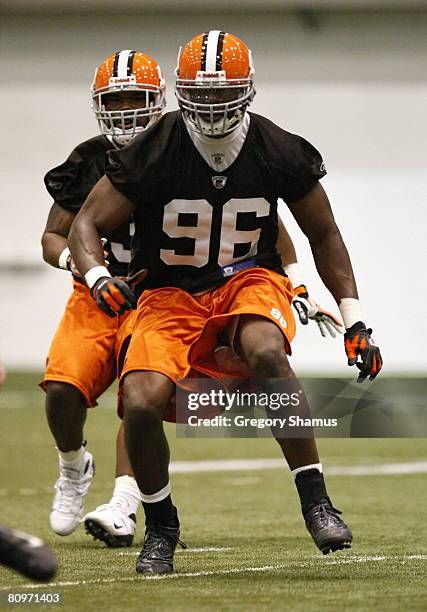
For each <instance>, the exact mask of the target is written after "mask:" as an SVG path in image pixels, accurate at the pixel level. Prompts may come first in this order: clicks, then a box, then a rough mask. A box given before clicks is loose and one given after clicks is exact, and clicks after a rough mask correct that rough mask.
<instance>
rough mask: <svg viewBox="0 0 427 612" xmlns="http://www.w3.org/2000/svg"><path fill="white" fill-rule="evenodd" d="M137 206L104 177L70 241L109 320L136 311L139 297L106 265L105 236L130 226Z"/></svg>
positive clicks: (75, 256)
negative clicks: (102, 240) (129, 221)
mask: <svg viewBox="0 0 427 612" xmlns="http://www.w3.org/2000/svg"><path fill="white" fill-rule="evenodd" d="M133 210H134V204H133V203H132V202H131V201H130V200H129V199H128V198H126V197H125V196H124V195H123V194H121V193H120V192H119V191H118V190H117V189H116V188H115V187H114V186H113V184H112V183H111V182H110V180H109V179H108V178H107V177H106V176H104V177H102V178H101V179H100V180H99V181H98V183H97V184H96V185H95V187H94V188H93V189H92V191H91V192H90V194H89V195H88V197H87V199H86V201H85V203H84V204H83V206H82V208H81V209H80V211H79V213H78V215H77V216H76V218H75V220H74V223H73V225H72V227H71V231H70V234H69V237H68V244H69V247H70V251H71V254H72V257H73V260H74V261H75V264H76V266H77V269H78V270H79V272H80V274H81V275H82V276H84V278H85V280H86V284H87V285H88V287H89V288H90V290H91V293H92V295H93V297H94V299H95V300H96V302H97V304H98V306H99V307H100V308H101V309H102V310H103V311H104V312H105V313H106V314H108V315H109V316H111V317H115V316H116V315H120V314H123V313H124V312H125V311H126V310H129V309H131V308H134V307H135V303H136V300H135V296H134V294H133V293H132V291H131V289H130V288H129V287H128V285H127V284H126V283H125V282H124V281H123V280H122V279H120V278H118V277H111V274H110V273H109V272H108V270H107V268H106V267H105V265H104V255H103V247H102V243H101V236H102V235H103V234H105V233H108V232H111V231H112V230H114V229H116V228H118V227H119V226H120V225H121V224H122V223H126V222H127V221H128V220H129V217H130V215H131V213H132V211H133Z"/></svg>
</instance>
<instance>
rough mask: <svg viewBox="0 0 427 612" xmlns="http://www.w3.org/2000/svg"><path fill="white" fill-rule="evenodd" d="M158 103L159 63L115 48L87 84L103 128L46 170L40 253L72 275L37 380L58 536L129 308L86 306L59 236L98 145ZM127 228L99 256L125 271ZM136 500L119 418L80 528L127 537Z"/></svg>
mask: <svg viewBox="0 0 427 612" xmlns="http://www.w3.org/2000/svg"><path fill="white" fill-rule="evenodd" d="M164 106H165V83H164V79H163V76H162V73H161V70H160V67H159V65H158V64H157V62H156V61H155V60H154V59H153V58H151V57H149V56H148V55H146V54H145V53H142V52H141V51H134V50H123V51H119V52H117V53H113V54H112V55H110V56H109V57H107V58H106V59H105V60H104V61H103V62H102V63H101V64H100V66H99V67H98V68H97V70H96V72H95V78H94V81H93V84H92V107H93V110H94V113H95V117H96V119H97V121H98V124H99V128H100V131H101V134H100V135H99V136H96V137H94V138H91V139H89V140H87V141H85V142H82V143H81V144H79V145H78V146H77V147H76V148H75V149H74V150H73V151H72V153H71V154H70V156H69V157H68V159H67V160H66V161H65V162H64V163H62V164H61V165H60V166H57V167H56V168H53V169H52V170H50V171H49V172H48V173H47V174H46V176H45V184H46V188H47V190H48V191H49V193H50V195H51V196H52V197H53V199H54V203H53V205H52V208H51V210H50V213H49V217H48V220H47V224H46V229H45V230H44V233H43V236H42V246H43V257H44V259H45V261H46V262H47V263H49V264H50V265H52V266H54V267H57V268H62V269H64V270H67V271H70V272H71V273H72V276H73V292H72V294H71V296H70V298H69V300H68V303H67V305H66V308H65V312H64V314H63V317H62V319H61V322H60V324H59V326H58V329H57V331H56V334H55V337H54V339H53V341H52V344H51V347H50V350H49V355H48V358H47V363H46V370H45V374H44V377H43V381H42V383H41V386H42V387H43V389H45V391H46V414H47V419H48V423H49V427H50V429H51V432H52V434H53V436H54V438H55V442H56V446H57V449H58V453H59V478H58V480H57V482H56V484H55V489H56V493H55V498H54V501H53V507H52V511H51V514H50V524H51V527H52V529H53V530H54V531H55V532H56V533H57V534H59V535H68V534H70V533H72V532H73V531H74V530H75V529H76V528H77V526H78V525H79V524H80V522H81V521H82V517H83V501H84V497H85V495H86V493H87V491H88V488H89V485H90V483H91V480H92V477H93V474H94V462H93V458H92V455H91V453H90V452H88V451H87V450H86V449H85V446H84V442H83V440H84V434H83V427H84V423H85V420H86V411H87V408H88V407H92V406H95V405H96V403H97V398H98V397H99V396H100V395H101V394H102V393H103V392H104V391H105V390H106V389H107V388H108V387H109V386H110V384H111V383H112V382H113V381H114V380H115V378H116V377H117V374H118V372H119V371H120V368H121V363H122V361H123V355H124V352H125V350H126V346H127V343H128V341H129V336H130V331H131V326H132V321H131V319H132V316H133V313H130V312H129V311H126V312H122V313H121V314H120V315H119V316H118V317H116V318H115V319H114V320H113V319H111V318H110V317H109V316H108V314H106V313H104V312H102V311H101V310H99V309H98V308H97V307H95V308H94V302H93V299H92V297H91V295H90V292H89V289H88V287H87V285H86V283H85V281H84V279H83V278H82V277H81V276H80V274H79V273H78V271H77V269H76V268H75V266H74V264H73V260H72V258H71V255H70V252H69V249H68V246H67V236H68V232H69V230H70V227H71V224H72V222H73V219H74V217H75V215H76V214H77V212H78V211H79V209H80V207H81V206H82V204H83V202H84V200H85V198H86V196H87V194H88V193H89V191H90V190H91V188H92V187H93V185H95V184H96V182H97V181H98V180H99V179H100V178H101V177H102V176H103V174H104V165H105V156H106V152H107V151H108V150H109V149H111V148H117V149H120V148H121V147H123V146H124V145H126V144H127V143H129V142H130V141H131V140H132V139H133V138H134V137H135V136H136V135H137V134H139V133H141V132H143V131H144V130H145V129H146V128H147V127H148V126H150V125H152V124H153V123H154V122H156V121H157V120H158V118H159V117H160V116H161V114H162V112H163V109H164ZM131 231H132V225H130V223H129V220H126V222H125V223H123V224H122V225H121V226H120V227H119V228H117V229H116V230H114V231H113V232H107V233H106V234H105V236H104V240H103V242H104V247H103V248H104V251H105V258H106V260H107V261H108V267H109V270H110V272H111V274H113V275H116V276H120V277H122V276H123V277H125V276H127V273H128V264H129V261H130V239H131V237H130V232H131ZM139 501H140V494H139V490H138V486H137V484H136V482H135V479H134V477H133V473H132V468H131V467H130V465H129V461H128V458H127V453H126V449H125V444H124V437H123V428H122V427H121V428H120V430H119V433H118V435H117V464H116V481H115V488H114V492H113V496H112V498H111V501H110V502H109V503H108V504H104V505H103V506H100V507H99V508H97V509H96V510H95V511H94V512H91V513H89V514H88V515H87V517H85V526H86V529H87V530H88V532H89V533H91V534H92V535H93V536H94V537H95V538H97V539H100V540H103V541H104V542H106V544H107V545H109V546H130V544H131V543H132V539H133V535H134V532H135V521H136V518H135V514H136V509H137V506H138V504H139Z"/></svg>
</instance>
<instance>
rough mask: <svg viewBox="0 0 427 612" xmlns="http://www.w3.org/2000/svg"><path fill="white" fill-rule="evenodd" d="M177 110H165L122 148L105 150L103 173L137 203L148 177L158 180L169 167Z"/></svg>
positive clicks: (171, 161)
mask: <svg viewBox="0 0 427 612" xmlns="http://www.w3.org/2000/svg"><path fill="white" fill-rule="evenodd" d="M176 122H177V113H176V112H173V113H166V115H164V116H163V117H162V118H161V119H160V120H159V121H157V122H156V123H155V124H154V125H153V126H151V127H150V128H148V129H147V130H145V131H144V132H142V133H141V134H140V135H139V136H137V137H136V138H134V139H133V140H132V142H131V143H129V144H128V145H127V146H125V147H123V148H122V149H117V150H114V151H108V154H107V159H106V163H105V174H106V175H107V176H108V178H109V179H110V181H111V182H112V183H113V185H114V187H115V188H116V189H118V191H120V192H121V193H122V194H123V195H125V196H126V197H127V198H129V199H130V200H132V201H133V202H134V203H135V204H139V203H140V202H141V201H143V200H144V195H145V194H146V193H147V189H148V187H149V185H150V183H151V182H152V181H154V182H158V181H161V178H162V175H165V176H167V174H168V171H169V170H170V168H171V167H173V163H174V150H175V149H176V147H175V143H174V141H175V140H176V139H174V130H173V127H174V125H175V124H176Z"/></svg>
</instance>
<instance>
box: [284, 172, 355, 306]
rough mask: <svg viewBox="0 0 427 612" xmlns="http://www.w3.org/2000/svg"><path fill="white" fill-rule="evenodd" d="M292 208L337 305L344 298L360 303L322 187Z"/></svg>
mask: <svg viewBox="0 0 427 612" xmlns="http://www.w3.org/2000/svg"><path fill="white" fill-rule="evenodd" d="M288 206H289V209H290V211H291V212H292V214H293V216H294V217H295V219H296V221H297V223H298V225H299V226H300V228H301V229H302V231H303V232H304V234H305V235H306V236H307V238H308V240H309V242H310V246H311V250H312V252H313V257H314V261H315V263H316V268H317V271H318V272H319V274H320V277H321V279H322V281H323V282H324V283H325V285H326V287H327V288H328V289H329V291H330V292H331V293H332V295H333V297H334V298H335V301H336V302H337V304H338V305H339V303H340V301H341V300H342V299H343V298H349V297H350V298H355V299H357V298H358V294H357V288H356V281H355V279H354V274H353V269H352V267H351V262H350V258H349V256H348V252H347V248H346V246H345V244H344V241H343V239H342V237H341V234H340V231H339V229H338V226H337V224H336V223H335V219H334V215H333V213H332V209H331V205H330V203H329V199H328V196H327V195H326V193H325V190H324V189H323V187H322V185H321V184H320V183H317V184H316V186H315V187H314V188H313V189H312V190H311V191H310V193H309V194H308V195H306V196H305V197H304V198H302V199H301V200H298V201H297V202H292V203H291V204H288Z"/></svg>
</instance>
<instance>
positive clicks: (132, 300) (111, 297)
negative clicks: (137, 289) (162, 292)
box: [90, 276, 136, 317]
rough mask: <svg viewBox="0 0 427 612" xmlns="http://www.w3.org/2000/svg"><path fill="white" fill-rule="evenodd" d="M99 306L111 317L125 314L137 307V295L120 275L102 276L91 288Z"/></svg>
mask: <svg viewBox="0 0 427 612" xmlns="http://www.w3.org/2000/svg"><path fill="white" fill-rule="evenodd" d="M90 292H91V294H92V297H93V299H94V300H95V302H96V303H97V305H98V306H99V308H100V309H101V310H102V311H103V312H105V314H107V315H108V316H109V317H115V316H117V315H121V314H123V313H124V312H125V311H126V310H131V309H132V308H135V307H136V297H135V295H134V293H133V291H132V290H131V289H130V288H129V286H128V285H127V284H126V283H125V282H124V281H123V280H121V279H120V278H119V277H118V276H113V277H110V276H102V277H101V278H99V279H98V280H97V281H96V283H95V284H94V286H93V287H92V289H91V290H90Z"/></svg>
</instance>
